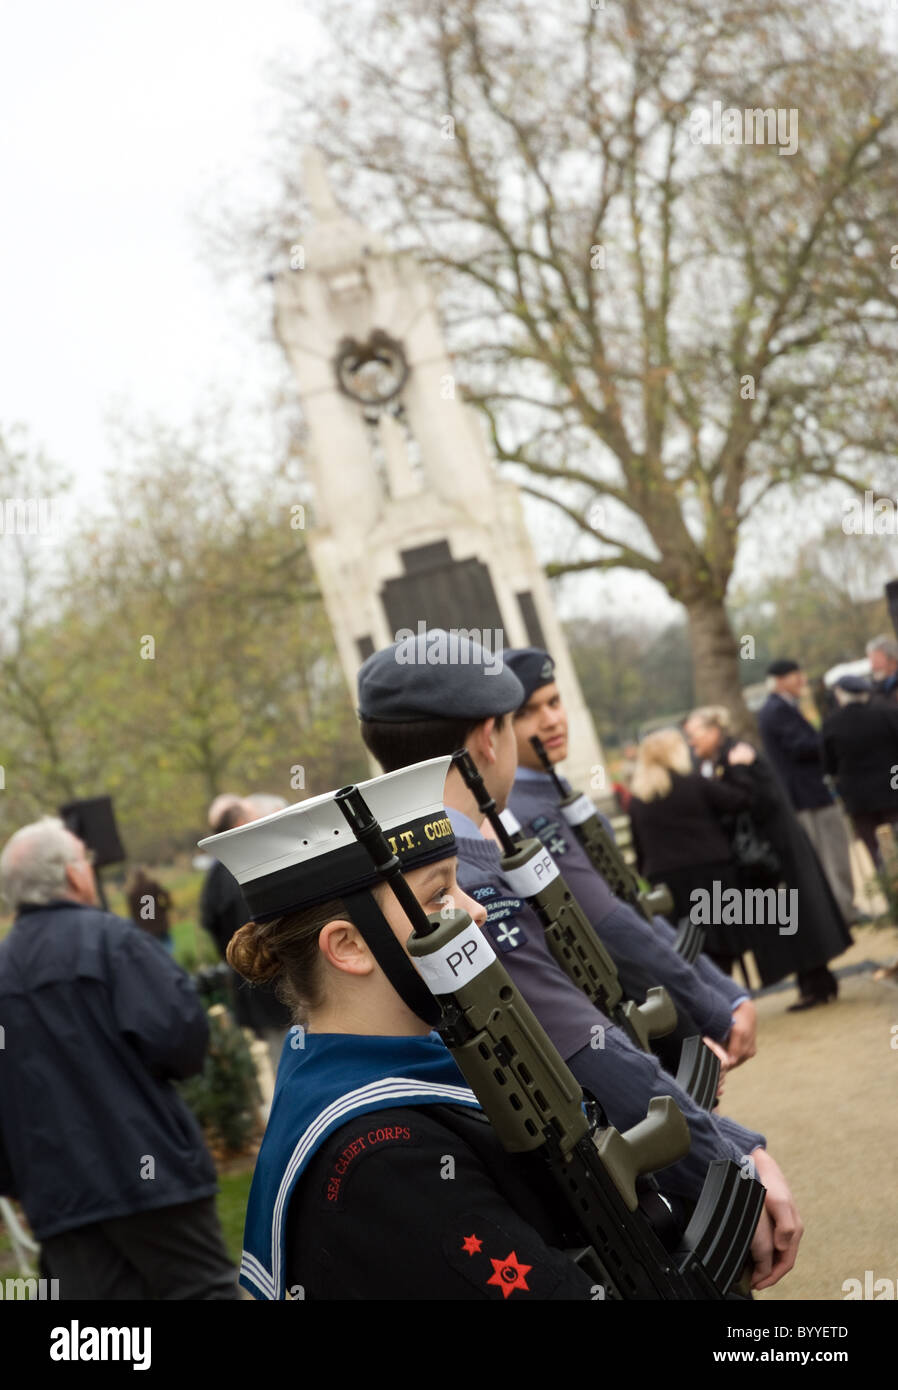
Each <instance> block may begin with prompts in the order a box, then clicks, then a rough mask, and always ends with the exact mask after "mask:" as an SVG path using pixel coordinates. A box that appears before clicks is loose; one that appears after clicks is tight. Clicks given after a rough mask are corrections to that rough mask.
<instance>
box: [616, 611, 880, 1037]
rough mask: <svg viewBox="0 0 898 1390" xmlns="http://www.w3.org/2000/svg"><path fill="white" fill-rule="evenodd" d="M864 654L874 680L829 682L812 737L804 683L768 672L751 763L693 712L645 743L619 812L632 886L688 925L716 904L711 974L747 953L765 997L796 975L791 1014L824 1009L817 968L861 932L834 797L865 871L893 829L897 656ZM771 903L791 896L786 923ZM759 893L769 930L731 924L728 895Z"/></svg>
mask: <svg viewBox="0 0 898 1390" xmlns="http://www.w3.org/2000/svg"><path fill="white" fill-rule="evenodd" d="M868 653H869V654H870V657H871V667H872V670H873V675H874V679H872V680H866V679H863V678H861V677H859V676H850V675H847V676H842V677H841V678H840V679H839V680H838V681H836V683H835V686H834V689H833V697H834V702H835V707H834V708H833V709H832V710H831V711H830V712H828V713H827V714H826V716H825V718H824V719H823V723H822V728H821V729H819V730H818V729H817V728H815V727H814V725H813V724H812V723H811V722H810V721H809V720H808V718H807V717H806V715H805V714H804V713H803V712H802V710H801V708H800V702H801V699H802V697H803V696H804V694H805V693H806V690H807V679H806V676H805V673H804V672H803V671H802V669H801V668H800V666H799V664H798V663H797V662H795V661H791V660H781V661H776V662H773V663H772V664H771V666H770V668H769V670H768V687H769V693H768V696H767V700H766V702H765V703H764V705H763V706H762V708H761V710H760V712H759V714H758V726H759V729H760V733H761V744H762V748H763V753H762V752H761V751H760V750H758V749H756V748H754V747H753V746H752V745H751V744H750V743H748V742H746V741H744V740H738V741H737V740H735V739H734V738H733V736H732V728H731V724H732V721H731V716H730V713H729V711H728V710H727V709H725V708H724V707H722V706H717V707H705V708H702V709H697V710H695V711H693V712H692V713H691V714H690V715H689V716H688V717H687V718H686V719H685V721H684V722H683V726H682V729H676V728H671V729H662V730H659V731H657V732H655V733H652V734H649V735H648V736H647V737H646V738H644V739H643V741H642V743H641V744H640V745H639V748H638V750H637V752H636V757H635V762H634V764H633V768H632V775H631V779H630V786H629V789H628V790H629V795H628V798H627V809H628V813H629V816H630V823H631V828H632V835H633V845H634V849H635V851H636V859H637V863H638V865H639V868H640V870H641V872H642V873H643V874H644V875H645V876H646V878H648V879H649V880H650V882H652V883H662V882H663V883H665V884H666V885H667V887H668V888H669V889H670V891H671V893H672V895H673V898H674V904H675V907H674V915H675V916H676V917H677V918H687V917H690V916H693V917H694V916H695V910H696V905H697V904H698V903H701V902H702V900H703V895H705V894H707V895H708V898H706V899H704V901H713V902H714V903H715V904H716V907H717V915H716V918H715V919H713V920H710V921H705V922H704V926H705V931H706V950H707V952H708V954H709V955H711V957H712V959H714V960H715V961H717V963H718V964H719V965H720V966H721V968H722V969H725V970H726V971H728V972H729V971H730V970H731V969H732V968H733V965H734V962H735V961H736V960H737V959H740V958H741V957H743V955H744V954H745V953H746V952H748V951H751V952H752V954H753V956H754V959H755V962H756V965H757V967H758V971H759V973H760V977H761V981H762V984H763V985H765V986H766V985H771V984H774V983H776V982H777V981H778V980H780V979H783V978H784V977H786V976H788V975H792V974H795V975H796V976H797V981H798V987H799V998H798V1000H797V1001H796V1002H795V1003H794V1004H792V1005H791V1006H790V1008H791V1010H792V1011H799V1010H804V1009H808V1008H814V1007H816V1006H818V1005H820V1004H825V1003H827V1002H828V1001H829V1000H831V999H834V998H835V997H836V995H837V992H838V982H837V980H836V978H835V976H834V975H833V974H832V972H831V971H830V970H829V968H828V962H829V961H830V960H832V959H834V958H835V957H836V956H838V955H840V954H841V953H842V952H843V951H844V950H845V949H847V947H848V946H849V945H850V944H851V938H850V933H849V930H848V928H849V927H850V925H852V924H853V923H855V922H857V921H859V920H862V914H861V913H860V912H859V911H858V909H857V908H856V906H855V902H854V897H855V889H854V881H853V873H852V866H851V857H850V840H849V833H848V828H847V825H846V819H845V815H844V814H843V812H842V809H841V807H840V806H839V805H838V804H837V800H836V793H838V797H839V799H840V800H841V802H842V804H843V805H844V807H845V811H846V812H847V815H848V817H849V818H850V821H851V825H852V827H853V829H854V833H855V834H856V836H857V838H858V839H860V840H861V841H862V842H863V843H864V844H865V845H866V847H867V849H868V851H869V853H870V857H871V859H872V861H873V864H874V865H876V866H879V865H880V864H881V862H882V854H881V847H880V843H879V840H878V838H877V835H876V831H877V829H878V828H879V827H880V826H883V825H887V824H891V823H894V822H895V821H896V820H898V775H896V774H898V643H895V642H893V641H892V640H891V639H889V638H884V637H880V638H876V639H874V641H873V643H871V644H870V646H869V647H868ZM781 889H785V890H786V891H788V892H794V899H791V900H790V902H789V906H790V907H791V906H792V904H793V903H794V914H795V916H794V920H788V921H783V920H782V919H781V917H780V916H779V915H778V913H779V909H780V907H781V904H782V901H783V900H782V899H779V898H777V897H776V896H775V894H776V892H778V891H779V890H781ZM771 890H774V896H773V897H770V898H768V899H766V902H769V904H770V906H771V915H770V917H769V918H768V919H767V920H760V921H759V920H758V919H757V917H755V916H754V914H748V913H746V912H745V911H742V912H739V911H737V910H734V909H735V908H736V907H738V906H739V905H740V904H739V903H738V900H737V899H734V898H733V894H734V893H735V894H737V895H739V894H742V895H744V894H747V893H762V894H768V893H770V891H771ZM728 894H729V895H730V896H729V898H728V897H727V895H728ZM745 903H746V900H745V899H744V898H743V904H742V905H745ZM727 908H729V909H730V910H729V911H727Z"/></svg>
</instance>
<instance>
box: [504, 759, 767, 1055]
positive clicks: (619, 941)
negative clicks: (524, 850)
mask: <svg viewBox="0 0 898 1390" xmlns="http://www.w3.org/2000/svg"><path fill="white" fill-rule="evenodd" d="M508 804H509V806H510V807H511V809H512V811H513V812H514V814H515V815H516V816H517V818H518V820H519V821H520V822H521V825H522V826H523V827H524V829H525V830H526V831H527V833H528V834H531V835H536V836H537V838H538V839H540V840H542V842H543V844H545V845H546V847H547V849H548V850H549V852H550V853H551V854H552V856H553V857H554V858H555V859H556V860H557V862H558V867H559V869H560V870H561V873H562V874H563V875H564V880H565V882H566V883H567V885H568V887H569V888H570V890H571V892H572V893H573V895H574V897H575V898H576V899H577V901H578V903H579V904H580V906H581V907H582V908H583V911H584V912H585V913H586V915H587V917H588V918H589V920H590V922H591V923H592V925H593V927H594V928H595V930H596V932H597V934H598V936H599V938H600V940H601V941H602V943H603V945H604V946H605V947H606V949H607V951H608V953H609V955H610V956H611V958H612V960H613V961H614V963H615V965H616V966H617V970H618V975H619V977H620V982H621V985H622V986H623V990H624V994H625V995H626V996H627V998H628V999H635V1000H636V1001H637V1002H638V1003H641V1002H642V1000H643V999H644V998H645V991H646V988H648V987H650V986H651V985H663V986H664V988H665V989H666V990H667V991H668V993H669V994H670V997H671V998H672V999H673V1001H674V1004H675V1005H676V1008H677V1012H678V1013H681V1012H684V1013H686V1014H688V1015H689V1016H690V1017H691V1018H692V1019H693V1020H694V1021H695V1023H696V1025H697V1026H698V1029H699V1031H700V1032H701V1033H702V1034H707V1035H708V1037H711V1038H714V1039H715V1040H716V1041H717V1042H723V1040H724V1039H725V1038H726V1036H727V1034H728V1033H729V1031H730V1025H731V1023H732V1014H733V1009H734V1008H735V1007H736V1006H737V1004H739V1003H741V1002H742V1001H743V1000H745V999H747V998H748V995H747V994H746V992H745V990H744V989H743V988H742V986H741V985H737V984H736V982H735V980H733V979H731V978H730V977H729V976H728V975H724V973H723V971H721V970H718V969H717V966H716V965H715V964H714V963H713V961H710V960H708V958H707V956H704V955H702V956H699V958H698V961H697V962H696V964H695V965H694V966H693V965H689V964H688V963H687V962H686V961H685V960H683V958H682V956H680V955H678V954H677V952H676V951H675V950H674V949H673V941H674V939H675V937H676V932H675V931H674V929H673V927H671V926H670V925H669V924H668V923H667V922H665V920H664V918H663V917H656V918H655V919H654V930H653V928H652V927H650V926H649V924H648V922H646V920H645V918H644V917H643V916H642V914H641V913H640V912H637V911H636V910H635V908H632V907H631V906H630V904H629V903H625V902H622V901H621V899H620V898H617V897H615V895H614V894H613V893H612V891H611V889H610V888H609V887H608V884H607V883H606V882H605V880H604V879H603V878H602V876H601V875H600V874H598V873H597V872H596V870H595V869H594V868H593V866H592V863H591V861H590V859H589V856H588V854H587V853H586V851H585V850H584V848H583V846H582V845H581V844H580V841H579V840H578V839H577V836H576V834H575V833H574V831H573V830H572V829H571V827H570V826H569V825H568V824H567V822H566V821H565V819H564V817H563V816H562V814H561V811H560V810H559V807H558V795H557V793H556V791H555V788H554V786H553V784H552V780H551V778H550V777H549V776H548V775H547V774H545V773H540V772H531V771H530V770H529V769H523V768H522V769H519V770H518V775H517V778H516V779H515V784H514V787H513V788H512V793H511V797H510V798H509V803H508Z"/></svg>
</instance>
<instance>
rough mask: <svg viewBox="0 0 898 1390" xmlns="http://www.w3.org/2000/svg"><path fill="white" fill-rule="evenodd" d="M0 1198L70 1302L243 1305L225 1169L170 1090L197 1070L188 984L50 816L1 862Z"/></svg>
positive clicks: (13, 842) (200, 1014)
mask: <svg viewBox="0 0 898 1390" xmlns="http://www.w3.org/2000/svg"><path fill="white" fill-rule="evenodd" d="M0 882H2V887H3V892H4V895H5V897H6V898H7V900H8V901H9V902H10V903H11V904H12V906H13V907H14V909H15V910H16V921H15V923H14V925H13V928H12V930H11V932H10V933H9V935H8V936H7V937H6V939H5V940H4V941H3V942H0V1025H2V1029H3V1032H2V1035H0V1036H2V1041H3V1046H2V1048H0V1192H3V1193H7V1194H9V1195H11V1196H14V1197H16V1198H17V1199H18V1200H19V1201H20V1202H21V1204H22V1206H23V1208H24V1210H25V1214H26V1216H27V1217H28V1220H29V1222H30V1224H31V1228H32V1230H33V1232H34V1235H35V1237H36V1238H37V1239H38V1240H39V1241H40V1242H41V1245H42V1261H43V1269H42V1272H43V1273H45V1274H47V1275H49V1277H51V1278H55V1279H58V1280H59V1294H60V1297H61V1298H64V1299H78V1298H83V1299H141V1298H163V1299H234V1298H238V1297H239V1293H238V1290H237V1287H236V1272H235V1270H234V1268H233V1266H232V1265H231V1263H230V1261H229V1259H228V1255H227V1252H226V1250H225V1248H224V1244H223V1241H222V1237H221V1231H220V1228H219V1224H218V1218H217V1214H216V1210H215V1196H214V1194H215V1192H216V1188H217V1179H216V1172H215V1166H214V1164H213V1162H212V1159H211V1157H210V1155H209V1152H208V1150H207V1149H206V1146H205V1144H204V1142H203V1137H202V1132H201V1130H200V1128H199V1125H198V1124H197V1122H196V1120H195V1119H194V1117H193V1115H192V1114H191V1112H190V1110H189V1109H188V1107H187V1106H186V1105H185V1103H184V1101H183V1100H182V1099H181V1097H180V1096H179V1095H178V1093H177V1091H176V1090H175V1088H174V1086H173V1085H172V1082H173V1080H177V1079H181V1078H184V1077H187V1076H191V1075H193V1074H194V1073H196V1072H198V1071H200V1070H201V1068H202V1065H203V1059H204V1056H205V1052H206V1047H207V1044H208V1024H207V1022H206V1016H205V1013H204V1011H203V1007H202V1005H201V1003H200V1000H199V997H198V995H197V993H196V990H195V988H194V986H193V984H192V982H191V980H190V978H189V977H188V976H187V975H186V974H185V973H184V971H183V970H182V969H181V968H180V966H178V965H176V964H175V962H174V961H173V960H172V959H171V957H170V956H169V955H168V954H167V952H166V951H165V950H163V949H162V948H161V947H160V945H159V944H158V942H156V941H154V940H153V939H152V938H151V937H150V936H148V935H147V934H146V933H145V932H142V931H140V930H139V928H137V927H136V926H135V925H134V924H133V923H132V922H127V921H125V920H124V919H122V918H120V917H115V916H113V915H112V914H111V913H109V912H103V911H100V910H99V909H98V907H97V895H96V881H95V879H94V874H93V869H92V867H91V863H90V858H89V856H88V854H87V852H86V850H85V847H84V845H83V844H82V842H81V841H80V840H79V839H77V837H76V836H74V835H72V834H71V833H70V832H69V831H68V830H66V829H65V827H64V826H63V824H62V822H61V821H58V820H55V819H53V818H52V817H45V818H44V819H43V820H41V821H38V822H36V823H35V824H33V825H28V826H25V827H24V828H23V829H22V830H19V831H17V833H16V834H15V835H13V836H12V838H11V839H10V840H9V842H8V843H7V845H6V847H5V849H4V851H3V854H2V856H0Z"/></svg>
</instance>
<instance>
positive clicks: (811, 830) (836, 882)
mask: <svg viewBox="0 0 898 1390" xmlns="http://www.w3.org/2000/svg"><path fill="white" fill-rule="evenodd" d="M767 675H768V678H769V681H770V684H771V687H772V688H771V692H770V694H769V695H768V696H767V699H766V701H765V702H764V704H763V705H762V706H761V709H760V710H759V711H758V728H759V729H760V731H761V738H762V740H763V742H764V751H765V753H766V754H767V757H768V758H769V760H770V762H771V763H772V765H773V769H774V771H775V772H776V774H777V775H778V777H779V779H780V781H781V782H782V784H783V786H784V787H785V789H786V792H787V793H788V796H789V800H790V801H791V802H792V805H793V806H794V807H795V811H796V814H797V816H798V819H799V820H800V821H801V824H802V826H803V827H804V829H805V832H806V833H807V836H808V838H809V839H810V841H811V844H812V845H813V846H814V849H815V851H816V853H817V858H818V859H819V860H820V864H821V867H822V869H823V872H824V873H825V874H826V877H827V879H828V880H829V886H830V888H831V889H832V892H833V897H834V898H835V900H836V902H837V903H838V905H839V910H840V911H841V913H842V916H843V917H844V918H845V921H846V922H849V923H850V922H855V921H857V917H858V914H857V910H856V908H855V906H854V883H853V880H852V875H851V849H850V844H849V840H848V832H847V830H846V829H845V822H844V821H843V819H842V815H841V812H840V811H839V808H838V806H837V805H836V804H835V799H834V797H833V794H832V792H831V791H830V790H829V787H828V786H827V785H826V783H825V782H824V780H823V742H822V739H821V736H820V734H819V733H818V732H817V730H816V729H815V728H814V726H813V724H811V723H810V722H809V720H807V719H805V717H804V715H803V714H802V712H801V710H800V709H799V708H798V700H799V696H800V695H801V693H802V691H803V690H804V687H805V676H804V672H803V671H802V669H801V667H800V666H799V665H798V663H797V662H796V661H786V660H783V661H774V662H772V663H771V665H770V666H769V667H768V668H767Z"/></svg>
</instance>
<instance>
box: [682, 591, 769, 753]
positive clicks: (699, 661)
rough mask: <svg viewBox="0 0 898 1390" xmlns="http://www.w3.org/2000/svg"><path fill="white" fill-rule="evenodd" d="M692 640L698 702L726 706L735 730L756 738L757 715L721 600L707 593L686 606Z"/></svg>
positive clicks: (690, 638)
mask: <svg viewBox="0 0 898 1390" xmlns="http://www.w3.org/2000/svg"><path fill="white" fill-rule="evenodd" d="M686 611H687V614H688V617H689V641H690V644H691V647H692V666H693V671H694V673H695V696H696V702H697V704H699V705H725V706H726V708H727V709H728V710H729V712H730V716H731V718H732V721H733V732H734V733H736V734H741V735H743V736H744V737H746V738H751V739H755V740H756V739H757V737H758V729H757V725H756V723H755V719H754V716H753V715H752V713H751V711H750V710H749V708H748V706H747V705H746V703H745V700H744V699H743V697H742V686H741V684H740V680H739V646H738V644H737V642H736V638H735V637H734V636H733V631H732V628H731V627H730V622H729V618H728V617H727V613H726V608H725V607H724V604H723V601H722V600H721V599H716V598H712V597H710V596H707V595H706V596H704V597H701V598H697V599H695V600H694V601H693V602H692V603H689V604H687V605H686Z"/></svg>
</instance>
